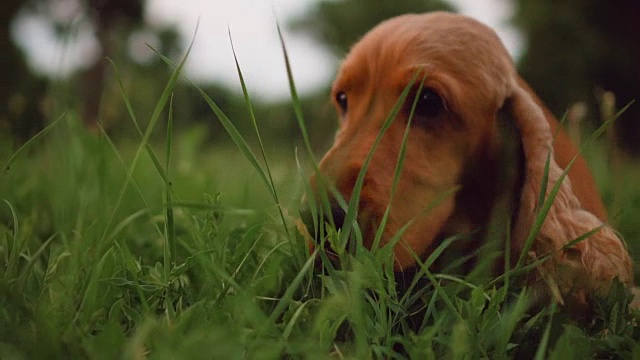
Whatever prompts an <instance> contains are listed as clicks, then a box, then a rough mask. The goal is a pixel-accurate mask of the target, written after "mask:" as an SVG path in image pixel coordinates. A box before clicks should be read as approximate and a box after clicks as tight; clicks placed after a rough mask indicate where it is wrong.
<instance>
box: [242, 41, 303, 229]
mask: <svg viewBox="0 0 640 360" xmlns="http://www.w3.org/2000/svg"><path fill="white" fill-rule="evenodd" d="M229 41H230V42H231V51H232V52H233V60H234V61H235V63H236V70H237V72H238V78H239V79H240V85H241V87H242V94H243V96H244V100H245V105H246V106H247V110H248V111H249V117H250V118H251V123H252V125H253V129H254V131H255V133H256V137H257V138H258V144H259V146H260V154H261V155H262V161H263V162H264V167H265V169H266V173H267V174H266V177H267V178H268V185H270V187H269V190H270V191H271V196H272V197H273V200H274V201H275V203H276V206H277V207H278V213H279V214H280V219H281V221H282V226H283V227H284V231H285V233H286V234H287V236H291V235H290V234H289V227H288V226H287V221H286V219H285V217H284V211H283V209H282V203H281V202H280V199H279V198H278V190H277V189H276V185H275V182H274V181H273V175H272V174H271V168H270V167H269V161H268V160H267V154H266V152H265V150H264V144H263V142H262V136H260V130H259V129H258V122H257V121H256V116H255V113H254V112H253V105H251V97H250V96H249V91H248V90H247V85H246V83H245V81H244V76H243V75H242V70H241V69H240V64H239V63H238V56H237V55H236V49H235V47H234V46H233V40H232V39H231V30H230V29H229ZM259 171H263V170H262V167H260V168H259ZM262 176H263V177H264V174H263V175H262Z"/></svg>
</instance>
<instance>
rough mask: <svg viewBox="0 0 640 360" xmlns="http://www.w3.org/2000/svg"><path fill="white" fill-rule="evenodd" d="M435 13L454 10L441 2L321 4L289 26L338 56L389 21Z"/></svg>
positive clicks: (366, 0)
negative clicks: (393, 18)
mask: <svg viewBox="0 0 640 360" xmlns="http://www.w3.org/2000/svg"><path fill="white" fill-rule="evenodd" d="M435 10H448V11H453V10H455V8H454V7H452V6H451V5H449V4H448V3H447V2H446V1H442V0H396V1H377V2H372V1H370V0H341V1H335V0H322V1H319V2H318V3H317V4H316V5H315V7H313V8H312V9H311V11H310V12H308V13H307V14H305V15H303V16H302V17H301V18H299V19H296V20H294V21H293V22H292V26H293V28H294V29H295V30H305V31H309V32H310V33H311V34H312V35H313V36H314V37H315V38H317V39H318V40H319V41H320V42H322V43H323V44H325V45H327V46H328V47H329V48H331V50H333V51H334V53H335V54H336V55H338V56H343V55H344V54H345V53H347V51H349V48H350V47H351V45H352V44H353V43H355V42H356V41H358V39H360V37H361V36H362V35H364V34H365V33H366V32H367V31H369V30H371V28H373V27H374V26H376V25H377V24H378V23H380V22H381V21H383V20H386V19H388V18H391V17H394V16H397V15H401V14H406V13H421V12H427V11H435Z"/></svg>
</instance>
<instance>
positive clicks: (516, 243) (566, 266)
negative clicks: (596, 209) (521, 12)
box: [504, 81, 632, 303]
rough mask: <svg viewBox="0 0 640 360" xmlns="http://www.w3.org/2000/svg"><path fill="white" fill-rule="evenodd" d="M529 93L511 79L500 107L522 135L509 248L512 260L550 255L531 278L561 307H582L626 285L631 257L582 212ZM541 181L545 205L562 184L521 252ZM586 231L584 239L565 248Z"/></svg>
mask: <svg viewBox="0 0 640 360" xmlns="http://www.w3.org/2000/svg"><path fill="white" fill-rule="evenodd" d="M529 91H530V90H529V89H527V88H525V87H523V86H522V85H521V84H520V83H519V82H518V81H514V82H513V86H512V90H511V95H510V97H509V98H508V99H507V100H506V102H505V105H504V106H505V107H508V110H509V112H510V114H511V116H512V121H514V122H515V124H516V126H517V128H518V130H519V133H520V134H521V137H522V139H521V141H522V148H523V152H524V160H525V166H524V172H525V174H524V183H523V186H522V192H521V194H520V202H519V208H518V215H517V218H516V219H515V223H514V226H513V233H512V250H513V253H514V255H515V258H517V256H520V254H521V252H522V251H527V254H525V255H526V256H527V257H528V259H530V260H533V259H537V258H540V257H543V256H546V255H551V256H550V257H549V259H548V260H547V261H545V262H543V263H542V264H541V265H539V266H538V267H537V270H536V275H535V276H534V277H535V279H532V280H533V281H535V282H537V283H545V284H546V286H545V288H546V289H547V291H546V292H548V294H550V295H551V296H552V297H554V298H555V300H556V301H558V302H560V303H563V302H564V300H567V299H571V300H572V302H573V301H578V302H583V303H584V302H586V300H587V299H588V298H589V297H590V295H592V294H594V293H597V294H606V293H607V292H608V290H609V287H610V284H611V282H612V280H613V279H614V278H616V277H617V278H619V279H620V280H621V281H622V282H624V283H626V284H630V283H631V281H632V273H631V259H630V258H629V254H628V252H627V249H626V246H625V244H624V242H623V241H622V239H620V237H618V235H617V234H616V233H615V232H614V230H613V229H611V228H610V227H609V226H607V225H606V224H604V223H603V222H602V221H601V220H600V219H599V218H598V217H597V216H595V215H594V214H592V213H591V212H589V211H587V210H585V209H583V208H582V206H581V204H580V201H579V199H578V198H577V197H576V195H575V194H574V192H573V190H572V187H571V182H570V180H569V178H568V177H567V176H565V177H564V178H562V177H563V176H562V174H563V171H564V169H562V168H561V167H560V166H559V165H558V163H557V162H556V161H555V159H554V150H553V140H554V139H553V137H554V134H553V133H552V131H551V128H550V124H549V121H548V120H547V118H546V117H545V114H544V111H543V109H542V108H541V107H540V106H539V105H538V104H537V103H536V101H535V100H534V97H533V95H532V94H530V93H529ZM546 169H548V174H547V171H546ZM545 178H547V182H546V184H547V185H546V190H545V196H544V199H545V200H544V202H547V201H550V200H549V198H550V196H549V194H550V193H551V192H552V189H553V188H554V187H555V186H556V184H557V183H558V182H560V181H562V183H561V184H560V187H559V191H558V192H557V194H556V196H555V198H554V199H553V203H552V205H551V207H550V209H549V212H548V214H547V215H546V218H545V219H544V222H543V223H542V226H541V228H540V230H539V232H538V233H537V234H536V235H535V238H534V240H533V243H532V244H531V246H530V248H528V249H525V247H526V245H525V243H526V239H527V238H528V237H529V236H530V233H531V229H532V227H533V225H534V223H535V222H536V216H537V215H538V212H539V210H540V209H541V208H542V207H543V204H540V203H539V202H540V198H541V196H540V195H541V192H542V191H543V190H542V189H543V187H544V185H543V184H544V183H545ZM574 181H580V179H574ZM589 233H591V234H590V236H588V237H587V238H586V239H584V240H582V241H579V242H577V243H576V244H574V245H572V246H569V247H567V244H569V243H571V242H573V241H574V240H576V239H579V238H580V237H581V236H583V235H585V234H589Z"/></svg>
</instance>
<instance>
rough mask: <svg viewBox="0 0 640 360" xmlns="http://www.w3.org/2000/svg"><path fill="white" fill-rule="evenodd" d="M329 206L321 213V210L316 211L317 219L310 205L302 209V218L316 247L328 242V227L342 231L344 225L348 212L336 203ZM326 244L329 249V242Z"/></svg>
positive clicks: (332, 202)
mask: <svg viewBox="0 0 640 360" xmlns="http://www.w3.org/2000/svg"><path fill="white" fill-rule="evenodd" d="M328 205H329V206H328V209H327V210H325V211H319V209H318V211H315V218H314V212H312V211H311V209H310V208H309V206H308V205H306V204H305V205H303V207H302V208H301V209H300V218H301V220H302V222H303V224H304V225H305V227H306V228H307V232H308V233H309V235H311V237H312V238H313V239H314V241H315V243H316V245H318V244H320V243H322V242H323V241H322V240H323V239H325V240H326V237H327V233H328V231H327V227H328V226H331V227H335V229H336V230H340V229H341V228H342V226H343V225H344V221H345V218H346V215H347V214H346V212H345V211H344V210H343V209H342V207H341V206H340V205H339V204H338V203H337V202H336V201H331V202H330V204H328ZM324 244H325V247H329V242H328V241H325V242H324Z"/></svg>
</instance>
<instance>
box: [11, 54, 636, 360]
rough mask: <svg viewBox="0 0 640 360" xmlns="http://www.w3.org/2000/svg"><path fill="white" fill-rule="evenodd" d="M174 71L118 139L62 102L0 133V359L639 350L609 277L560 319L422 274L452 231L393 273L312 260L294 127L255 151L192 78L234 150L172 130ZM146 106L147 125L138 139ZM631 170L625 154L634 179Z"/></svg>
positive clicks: (478, 287) (631, 191)
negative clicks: (50, 117)
mask: <svg viewBox="0 0 640 360" xmlns="http://www.w3.org/2000/svg"><path fill="white" fill-rule="evenodd" d="M285 54H286V51H285ZM180 69H181V65H180V64H178V65H177V66H176V70H175V71H174V72H173V75H172V76H171V77H170V79H169V80H168V83H167V86H166V88H165V91H164V92H163V95H162V96H161V97H160V98H159V99H158V103H157V106H156V108H155V111H154V113H153V115H152V117H151V121H149V122H148V124H149V125H148V126H147V128H146V129H142V128H140V127H139V124H138V121H137V119H136V118H135V116H134V115H133V114H134V112H133V111H130V116H131V121H132V124H134V125H132V126H133V127H134V128H136V130H135V131H136V132H138V133H139V135H140V136H139V140H138V141H136V142H127V141H119V142H118V141H114V140H112V139H110V138H109V137H108V136H107V135H106V134H103V133H102V134H98V135H96V134H92V133H88V132H86V131H85V130H84V129H83V128H82V127H81V126H80V125H79V121H78V119H77V117H76V115H75V114H74V113H73V112H68V113H66V114H61V115H60V118H59V120H58V121H57V122H55V123H53V125H52V126H51V128H48V129H47V132H46V133H43V134H42V136H39V137H36V138H34V140H33V141H32V142H30V143H28V145H27V146H26V147H25V148H23V149H22V150H20V151H18V152H13V151H11V150H10V148H9V145H8V144H7V143H8V142H3V148H2V157H0V163H2V164H8V165H10V166H8V167H5V168H3V169H2V172H1V175H0V198H1V199H2V200H3V201H2V203H1V204H0V257H1V259H2V260H1V261H2V262H3V266H2V267H0V358H3V359H4V358H8V359H32V358H99V359H102V358H127V359H129V358H132V359H140V358H160V359H162V358H167V359H176V358H179V359H183V358H184V359H187V358H213V359H236V358H251V359H274V358H312V359H314V358H319V359H324V358H350V359H367V358H397V359H402V358H416V359H422V358H426V359H431V358H434V359H435V358H453V359H467V358H469V359H475V358H490V359H501V358H504V359H506V358H534V357H535V358H540V359H542V358H556V359H564V358H588V357H595V358H621V359H636V358H640V345H638V341H640V327H639V325H638V323H639V320H640V314H638V312H631V311H629V310H628V309H627V303H628V300H629V297H628V293H627V292H626V291H625V290H624V289H623V288H622V287H621V286H614V287H613V288H612V291H611V294H610V296H608V297H607V298H603V299H599V300H598V311H597V314H596V316H595V318H594V319H593V321H590V322H588V323H577V322H575V321H573V320H571V319H570V318H569V317H568V316H567V314H565V313H564V312H563V311H562V309H559V308H557V307H556V306H555V305H550V306H548V307H544V308H533V307H532V306H531V305H532V304H531V303H530V298H531V296H530V294H529V292H528V290H527V289H524V288H519V287H516V286H510V287H508V286H500V285H499V284H500V283H497V284H498V285H493V282H492V281H493V279H485V278H481V277H472V276H470V277H457V276H454V275H452V274H447V273H443V274H437V273H431V272H430V271H429V270H428V266H427V265H428V264H429V263H431V262H433V261H434V260H435V258H436V257H437V253H439V252H440V251H441V250H444V248H446V247H447V246H448V245H449V244H451V243H452V242H454V241H456V239H449V240H447V241H445V242H444V243H443V245H442V246H441V248H440V249H438V250H437V251H436V252H435V253H434V254H435V255H433V256H431V257H429V258H428V259H426V260H425V264H424V266H422V267H421V268H420V269H419V270H418V271H417V273H416V275H415V276H408V277H407V278H405V279H403V281H402V283H403V284H404V285H403V286H399V285H398V281H397V280H398V279H397V278H396V275H395V274H393V272H391V271H390V267H389V266H387V265H388V263H389V259H388V257H386V258H385V257H384V256H381V254H384V251H382V250H384V249H382V250H381V251H378V252H373V253H372V252H367V251H357V252H356V254H355V255H349V254H347V253H344V254H342V256H343V257H346V258H348V261H347V263H348V266H345V267H343V268H341V269H336V268H333V267H332V266H331V264H330V263H329V262H326V261H323V260H322V259H320V261H321V262H322V263H323V265H324V266H323V267H324V269H319V268H317V267H316V266H314V265H315V263H316V261H317V259H316V257H317V254H312V255H310V254H309V251H308V249H307V247H306V245H305V242H304V240H303V239H302V236H301V235H299V233H298V232H297V231H296V229H295V226H296V221H297V203H298V199H299V198H300V196H301V195H302V193H303V192H304V189H305V188H306V187H307V185H308V184H306V183H305V181H304V179H305V177H306V176H307V175H306V174H307V173H308V171H307V170H306V169H307V168H310V169H311V170H310V171H313V168H314V167H315V166H316V165H315V163H314V162H313V160H312V159H309V158H308V157H310V156H312V152H311V147H310V144H309V143H308V141H306V144H305V150H306V155H305V156H301V159H298V157H297V156H296V155H295V154H286V153H285V154H284V155H283V154H282V153H276V152H269V151H266V150H265V146H266V145H263V144H264V143H266V142H267V141H268V139H260V140H259V142H258V144H259V145H258V153H259V154H260V155H258V156H257V155H255V153H254V149H253V148H252V147H251V146H249V145H248V144H247V141H246V140H245V139H246V138H247V137H248V136H255V135H259V134H260V129H259V122H258V120H257V119H259V114H255V115H254V114H253V112H252V111H251V107H250V106H251V100H250V97H249V94H248V93H247V91H246V89H245V88H244V84H243V89H244V95H245V97H246V101H247V109H248V111H249V112H250V113H251V114H252V115H251V120H252V122H253V125H254V129H255V133H254V134H240V133H239V132H237V130H235V127H234V125H233V121H232V120H231V119H228V118H227V117H226V116H225V114H224V112H223V111H222V109H220V108H218V107H217V105H216V104H215V103H213V101H211V99H210V98H208V96H207V94H205V93H204V92H202V96H203V98H204V99H205V101H206V102H207V103H208V104H209V106H210V107H211V109H212V112H214V113H215V114H216V115H217V117H218V118H219V120H220V121H221V122H222V123H223V125H224V126H225V129H226V130H227V131H228V132H229V134H230V135H231V138H232V140H233V141H234V142H235V144H236V147H235V148H229V147H216V146H210V145H206V144H205V143H204V142H203V137H202V130H201V129H198V128H195V129H192V130H190V131H186V132H184V133H181V134H180V135H176V134H174V133H173V131H172V124H173V123H174V122H176V121H178V120H179V119H174V118H173V116H174V115H173V111H171V106H172V100H171V99H172V96H171V94H172V91H173V90H174V87H175V83H176V81H177V79H178V76H179V73H180ZM239 71H240V70H239ZM240 74H241V73H240ZM290 79H291V77H290ZM242 81H243V80H242ZM290 84H291V87H292V94H293V95H292V98H293V99H292V101H293V104H294V107H296V109H297V114H298V115H299V116H298V121H299V124H300V127H301V129H302V131H303V135H304V137H305V139H306V134H304V131H305V130H304V129H305V128H304V119H302V118H301V115H300V114H301V111H300V110H299V109H300V106H301V105H300V103H299V101H298V100H297V96H296V95H295V94H296V92H295V86H294V84H293V81H292V80H291V81H290ZM122 96H123V101H125V102H126V103H127V106H128V108H129V109H133V108H134V106H135V104H130V103H129V100H128V97H127V94H126V93H125V92H124V90H122ZM390 118H391V117H390ZM162 120H166V122H165V126H164V127H163V128H164V130H166V131H164V135H163V136H162V137H163V138H164V141H162V142H159V143H155V142H152V141H150V139H151V134H152V133H155V134H157V133H160V132H161V129H160V126H158V124H160V123H161V122H162ZM598 146H600V147H602V146H603V145H602V144H599V145H598V144H596V145H595V146H594V148H595V150H592V152H589V150H587V155H589V156H590V158H591V159H592V163H594V164H596V165H597V169H596V175H597V177H598V180H599V183H600V184H602V185H603V187H604V193H605V196H609V197H614V196H613V195H612V192H613V191H621V192H623V194H622V195H616V196H615V197H616V198H617V199H623V200H619V201H627V202H628V203H622V204H618V206H619V207H620V208H622V209H624V210H622V211H619V212H616V214H615V215H614V221H616V222H617V225H618V228H619V229H620V230H621V231H622V233H623V234H624V235H626V236H627V239H628V240H629V242H630V244H631V246H632V248H633V246H634V244H635V243H633V242H631V238H630V237H629V235H628V234H634V235H635V234H637V233H638V231H640V230H639V228H640V226H638V224H637V223H635V222H634V221H635V220H634V219H635V215H636V214H638V212H639V211H640V203H638V199H640V196H639V195H638V194H637V190H636V189H635V188H634V187H635V185H634V184H635V183H637V182H633V181H631V180H628V182H627V181H623V182H622V187H621V188H616V189H613V188H612V184H614V183H615V184H620V182H619V181H614V180H612V179H611V178H610V177H608V176H609V175H607V171H606V170H605V169H606V159H603V158H602V156H601V155H599V154H601V153H602V152H599V151H598ZM274 159H275V160H274ZM401 161H402V157H401V158H400V159H399V162H401ZM300 163H302V164H308V165H299V164H300ZM598 164H599V165H598ZM638 169H640V168H638V167H637V166H632V165H629V174H631V175H630V176H636V175H637V177H635V178H634V179H640V170H638ZM398 173H399V172H398V171H396V174H398ZM300 174H303V175H302V176H301V175H300ZM634 174H635V175H634ZM344 205H345V206H350V208H349V209H350V210H351V211H353V206H354V205H353V204H344ZM626 205H628V206H626ZM318 206H322V204H318ZM320 223H322V221H320ZM332 230H333V231H332ZM353 231H354V232H355V235H354V236H356V237H357V227H355V228H354V230H353ZM329 233H330V234H332V235H331V236H332V240H331V241H335V242H337V243H339V244H344V243H345V242H346V241H345V239H344V237H346V236H347V235H344V233H340V232H336V231H335V229H331V228H330V227H329ZM636 246H637V245H636ZM633 249H636V248H633ZM636 251H637V250H636ZM636 253H637V252H636Z"/></svg>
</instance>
